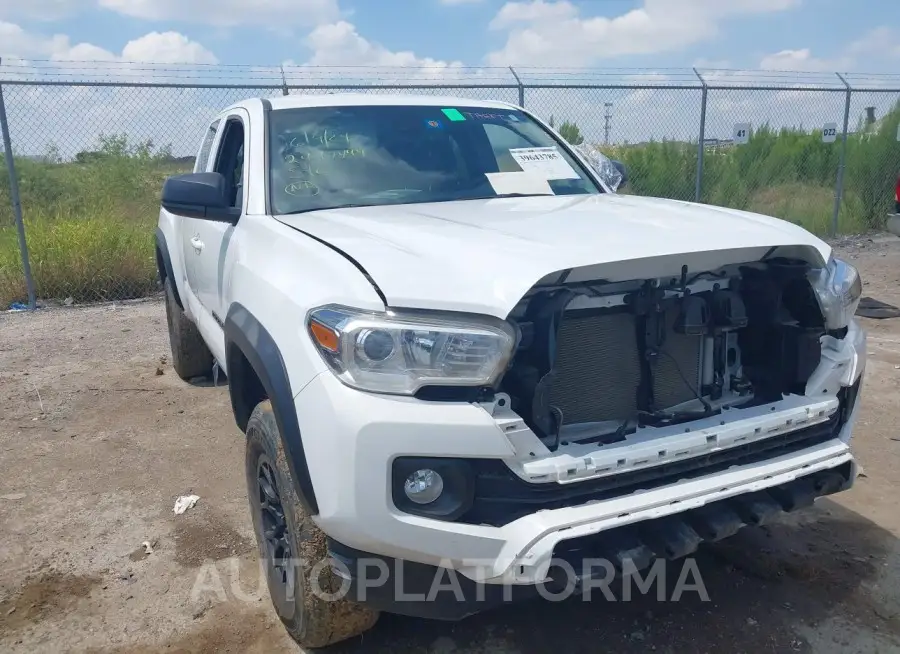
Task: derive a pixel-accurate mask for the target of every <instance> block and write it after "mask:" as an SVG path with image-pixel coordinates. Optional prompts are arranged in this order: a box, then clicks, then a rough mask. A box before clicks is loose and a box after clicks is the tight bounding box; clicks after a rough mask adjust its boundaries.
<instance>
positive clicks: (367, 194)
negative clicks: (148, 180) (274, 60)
mask: <svg viewBox="0 0 900 654" xmlns="http://www.w3.org/2000/svg"><path fill="white" fill-rule="evenodd" d="M198 136H199V135H198ZM200 140H201V141H202V143H201V145H200V149H199V155H198V157H197V160H196V166H195V169H194V172H192V173H189V174H184V175H177V176H174V177H171V178H169V179H168V180H167V181H166V182H165V185H164V188H163V191H162V209H161V211H160V216H159V228H158V231H157V234H156V238H157V250H156V256H157V261H158V267H159V274H160V277H161V280H162V282H163V284H164V288H165V293H166V309H167V313H168V324H169V336H170V340H171V348H172V355H173V363H174V367H175V370H176V371H177V372H178V374H179V375H180V376H181V377H182V378H184V379H190V378H192V377H195V376H201V375H203V376H206V375H209V374H212V373H213V371H216V372H217V371H221V372H223V373H225V374H226V375H227V379H228V389H229V393H230V396H231V404H232V407H233V410H234V417H235V420H236V422H237V426H238V427H239V428H240V430H241V431H242V432H244V433H245V434H246V478H247V488H248V493H249V504H250V510H251V512H252V517H253V524H254V526H255V530H256V534H257V537H258V541H259V546H260V554H261V558H262V560H263V562H264V564H265V569H266V570H267V574H268V583H269V590H270V595H271V598H272V601H273V604H274V606H275V608H276V610H277V613H278V615H279V616H280V617H281V620H282V621H283V623H284V624H285V626H286V627H287V629H288V631H289V632H290V634H291V635H292V636H293V637H294V638H295V639H296V640H297V641H298V642H299V643H300V644H302V645H304V646H306V647H313V648H314V647H320V646H325V645H328V644H330V643H334V642H337V641H340V640H343V639H346V638H349V637H352V636H354V635H357V634H360V633H362V632H363V631H365V630H366V629H368V628H369V627H371V626H372V625H373V624H374V623H375V621H376V619H377V616H378V615H379V612H381V611H387V612H396V613H401V614H409V615H417V616H425V617H431V618H438V619H459V618H462V617H464V616H466V615H469V614H471V613H473V612H477V611H481V610H483V609H486V608H488V607H491V606H495V605H497V604H500V603H502V602H506V601H510V600H517V599H520V598H527V597H532V596H535V595H536V594H537V592H536V591H537V590H539V589H542V588H548V587H550V586H553V587H558V586H559V584H562V585H564V586H565V585H566V584H569V583H574V584H576V585H577V584H584V583H585V582H586V581H587V580H594V579H595V576H596V575H597V574H598V569H595V568H594V567H593V566H592V565H588V564H587V563H586V562H588V561H597V560H598V559H600V560H603V561H605V562H611V564H613V567H614V570H615V571H619V572H620V571H621V570H622V569H623V566H624V565H626V563H628V564H629V565H633V566H634V569H636V570H640V569H646V568H645V566H647V565H649V564H650V563H651V562H652V561H655V560H658V559H660V558H668V559H672V558H678V557H684V556H686V555H688V554H690V553H691V552H693V551H694V550H695V549H696V548H697V547H698V545H699V544H701V543H702V542H704V541H715V540H718V539H721V538H724V537H727V536H730V535H732V534H733V533H735V532H736V531H737V530H738V529H740V528H741V527H743V526H744V525H756V524H760V523H761V522H763V521H766V520H768V519H770V518H772V517H773V516H776V515H777V514H779V513H781V512H785V511H792V510H795V509H797V508H799V507H803V506H807V505H809V504H810V503H812V501H813V500H814V499H815V498H816V497H819V496H822V495H826V494H830V493H835V492H838V491H842V490H844V489H847V488H849V487H850V486H851V485H852V484H853V482H854V479H855V476H856V464H855V463H854V458H853V455H852V453H851V448H850V442H851V431H852V428H853V425H854V422H855V419H856V414H857V411H858V407H859V401H858V400H859V394H860V384H861V380H862V376H863V371H864V367H865V364H866V341H865V335H864V333H863V331H862V330H861V329H860V327H859V325H858V324H857V323H856V321H855V320H854V318H853V316H854V312H855V309H856V307H857V305H858V302H859V297H860V292H861V281H860V278H859V275H858V274H857V271H856V270H855V269H854V268H853V267H852V266H851V265H850V264H848V263H846V262H844V261H841V260H839V259H836V258H834V257H833V256H832V253H831V251H830V248H829V246H828V245H827V244H826V243H824V242H822V241H821V240H819V239H818V238H816V237H814V236H813V235H812V234H810V233H808V232H806V231H804V230H803V229H801V228H800V227H798V226H796V225H793V224H790V223H787V222H783V221H781V220H778V219H776V218H772V217H766V216H761V215H756V214H751V213H747V212H742V211H733V210H729V209H724V208H720V207H715V206H704V205H700V204H692V203H688V202H679V201H673V200H664V199H654V198H644V197H635V196H628V195H621V194H618V193H617V192H616V190H617V188H616V187H617V186H618V184H619V183H620V182H621V180H622V170H621V167H620V166H618V165H615V164H614V163H613V162H610V161H609V160H608V159H606V158H605V157H604V156H603V155H602V154H601V153H599V152H598V151H596V150H595V149H592V148H590V147H587V148H579V149H575V148H573V147H571V146H570V145H569V144H567V143H566V142H564V140H563V139H562V138H561V137H560V135H559V134H558V133H557V132H555V131H554V130H553V129H552V128H551V127H549V126H548V124H547V123H546V122H544V121H542V120H541V119H540V118H538V117H537V116H535V115H534V114H533V113H530V112H529V111H526V110H525V109H523V108H520V107H517V106H513V105H510V104H505V103H501V102H483V101H475V100H468V99H462V98H438V97H416V96H405V95H399V96H377V95H310V96H289V97H282V98H277V99H250V100H247V101H244V102H240V103H238V104H235V105H233V106H231V107H228V108H227V109H225V110H224V111H222V112H221V114H219V115H218V117H216V118H215V120H213V121H212V122H211V124H210V125H209V127H208V129H207V130H206V133H205V134H204V135H203V136H202V139H200ZM603 572H604V574H606V571H605V568H604V571H603ZM448 574H449V575H451V576H452V578H453V579H454V580H455V584H454V583H449V582H448V581H447V578H446V576H445V575H448ZM436 581H437V584H438V586H440V588H441V592H439V593H437V594H436V595H433V594H430V591H433V590H434V589H435V583H436ZM554 585H555V586H554ZM320 591H322V592H320ZM324 591H329V592H324ZM339 591H340V592H339Z"/></svg>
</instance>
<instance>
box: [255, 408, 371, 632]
mask: <svg viewBox="0 0 900 654" xmlns="http://www.w3.org/2000/svg"><path fill="white" fill-rule="evenodd" d="M246 474H247V491H248V494H249V500H250V511H251V514H252V517H253V528H254V532H255V533H256V540H257V543H258V545H259V555H260V559H261V560H262V563H263V569H264V570H265V572H266V583H267V585H268V588H269V596H270V597H271V599H272V604H273V605H274V607H275V611H276V613H277V614H278V617H279V618H280V619H281V622H282V623H283V624H284V626H285V627H286V628H287V631H288V633H289V634H290V635H291V637H292V638H293V639H294V640H295V641H297V643H298V644H299V645H300V646H301V647H305V648H313V649H314V648H319V647H326V646H328V645H333V644H334V643H337V642H340V641H342V640H346V639H348V638H352V637H354V636H358V635H359V634H361V633H363V632H365V631H367V630H369V629H371V628H372V627H373V626H374V625H375V623H376V622H377V621H378V613H377V612H376V611H373V610H371V609H369V608H367V607H365V606H363V605H361V604H357V603H355V602H351V601H349V600H347V599H344V598H342V597H341V592H340V591H341V588H342V580H341V579H340V578H339V577H338V576H337V575H335V574H334V572H333V571H332V570H331V567H330V566H329V565H328V563H327V558H328V547H327V544H326V540H325V534H324V533H323V532H322V530H320V529H319V528H318V527H317V526H316V525H315V523H314V522H313V521H312V519H311V518H310V516H309V515H308V514H307V512H306V510H305V509H304V508H303V505H302V504H301V503H300V500H299V498H298V497H297V494H296V491H295V490H294V484H293V480H292V478H291V473H290V470H289V468H288V464H287V459H286V458H285V453H284V447H283V445H282V443H281V436H280V434H279V431H278V424H277V422H276V421H275V414H274V413H273V411H272V405H271V403H270V402H269V401H268V400H266V401H264V402H261V403H260V404H259V405H258V406H257V407H256V408H255V409H254V410H253V414H252V415H251V416H250V421H249V422H248V423H247V452H246Z"/></svg>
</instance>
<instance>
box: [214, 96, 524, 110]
mask: <svg viewBox="0 0 900 654" xmlns="http://www.w3.org/2000/svg"><path fill="white" fill-rule="evenodd" d="M266 99H267V100H268V101H269V103H271V105H272V109H274V110H278V109H299V108H302V107H348V106H364V105H380V106H386V105H387V106H389V105H394V106H399V105H416V106H425V107H454V106H460V107H481V108H484V109H517V108H518V107H516V105H514V104H511V103H508V102H500V101H497V100H477V99H475V98H466V97H460V96H438V95H406V94H401V93H391V94H388V93H309V94H297V95H284V96H278V97H272V98H266ZM262 101H263V98H252V99H248V100H244V101H242V102H237V103H235V104H233V105H231V106H230V107H228V108H227V109H225V110H224V111H228V110H230V109H234V108H237V107H243V108H245V109H249V108H250V106H251V105H252V104H255V103H261V102H262ZM257 106H258V105H257Z"/></svg>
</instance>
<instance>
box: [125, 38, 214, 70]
mask: <svg viewBox="0 0 900 654" xmlns="http://www.w3.org/2000/svg"><path fill="white" fill-rule="evenodd" d="M122 59H124V60H126V61H149V62H154V63H160V64H183V63H191V64H215V63H218V59H216V56H215V55H214V54H213V53H212V52H210V51H209V50H207V49H206V48H204V47H203V46H202V45H200V44H199V43H197V42H196V41H191V40H190V39H189V38H187V37H186V36H185V35H184V34H179V33H178V32H162V33H160V32H150V33H149V34H145V35H144V36H142V37H141V38H139V39H135V40H133V41H129V42H128V43H127V44H126V45H125V47H124V48H123V49H122Z"/></svg>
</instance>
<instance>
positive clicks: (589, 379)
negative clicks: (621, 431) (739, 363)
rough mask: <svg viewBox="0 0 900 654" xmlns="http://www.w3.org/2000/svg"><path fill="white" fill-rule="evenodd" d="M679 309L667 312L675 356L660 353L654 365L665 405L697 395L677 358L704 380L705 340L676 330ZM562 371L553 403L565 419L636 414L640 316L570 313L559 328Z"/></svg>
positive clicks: (696, 379)
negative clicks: (688, 384)
mask: <svg viewBox="0 0 900 654" xmlns="http://www.w3.org/2000/svg"><path fill="white" fill-rule="evenodd" d="M675 313H676V312H675V311H669V312H668V314H667V315H666V323H667V329H666V342H665V344H664V346H663V349H664V350H665V351H666V352H668V353H669V354H670V355H671V356H672V358H674V359H675V361H673V360H672V358H670V357H667V356H660V357H658V362H657V364H656V367H655V370H654V384H653V394H654V397H655V399H656V406H657V408H660V409H664V408H668V407H671V406H674V405H676V404H680V403H681V402H686V401H688V400H690V399H692V398H693V397H694V393H693V391H691V389H690V388H688V386H687V385H686V384H685V383H684V380H683V379H682V378H681V376H680V375H679V374H678V370H677V369H676V366H675V362H677V365H678V367H679V368H680V369H681V372H682V373H683V374H684V376H685V378H687V380H688V381H690V382H691V384H692V385H693V386H694V388H699V387H700V382H701V374H702V365H701V357H702V352H703V347H702V342H703V339H702V337H699V336H683V335H681V334H676V333H675V332H674V331H672V325H673V324H674V322H675ZM556 370H557V378H556V381H555V382H554V384H553V386H552V387H551V388H550V403H551V404H552V405H554V406H556V407H558V408H559V409H561V410H562V412H563V423H564V424H567V425H570V424H575V423H584V422H600V421H604V420H624V419H625V418H628V417H633V416H634V415H635V414H636V412H637V387H638V383H639V382H640V378H641V370H640V361H639V356H638V349H637V342H636V339H635V317H634V316H633V315H631V314H629V313H625V312H622V313H606V314H600V315H589V316H584V315H567V316H565V317H564V318H563V322H562V325H560V330H559V341H558V345H557V361H556Z"/></svg>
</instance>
